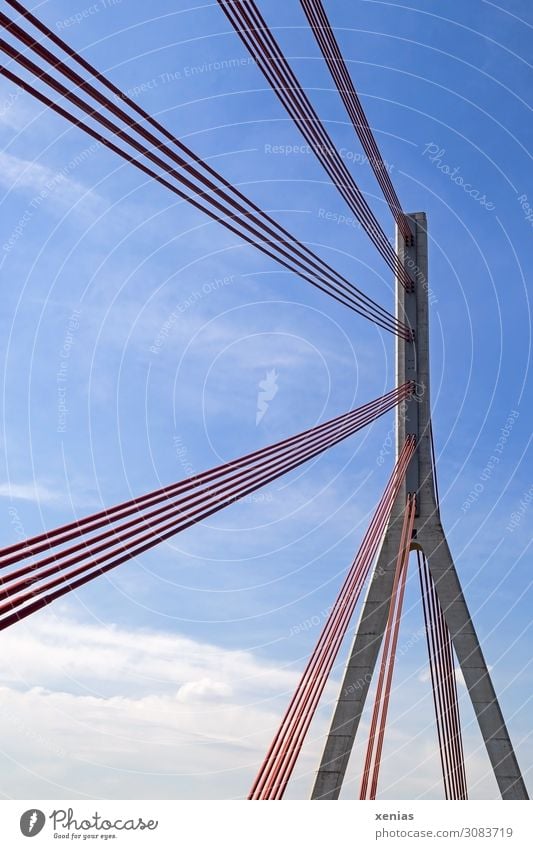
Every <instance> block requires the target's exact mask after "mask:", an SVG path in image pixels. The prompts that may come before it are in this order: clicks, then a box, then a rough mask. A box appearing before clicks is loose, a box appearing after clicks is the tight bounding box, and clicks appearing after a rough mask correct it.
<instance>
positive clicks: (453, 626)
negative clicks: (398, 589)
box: [311, 493, 528, 799]
mask: <svg viewBox="0 0 533 849" xmlns="http://www.w3.org/2000/svg"><path fill="white" fill-rule="evenodd" d="M400 500H403V502H405V494H404V493H400V495H399V496H398V502H397V507H398V508H401V507H402V505H401V504H400ZM401 524H402V515H401V512H399V510H398V509H395V513H394V516H393V518H392V519H391V523H390V525H389V527H388V529H387V531H386V534H385V538H384V540H383V545H382V548H381V551H380V554H379V557H378V560H377V564H376V568H375V570H374V573H373V575H372V579H371V582H370V585H369V588H368V592H367V596H366V599H365V602H364V606H363V611H362V613H361V618H360V621H359V624H358V626H357V630H356V634H355V639H354V642H353V645H352V648H351V651H350V656H349V659H348V663H347V665H346V669H345V672H344V677H343V681H342V685H341V689H340V693H339V698H338V700H337V703H336V706H335V711H334V715H333V719H332V722H331V727H330V731H329V734H328V737H327V740H326V745H325V748H324V753H323V755H322V760H321V763H320V767H319V770H318V773H317V776H316V780H315V784H314V787H313V792H312V797H311V798H312V799H338V797H339V793H340V790H341V787H342V783H343V780H344V776H345V773H346V768H347V766H348V761H349V758H350V754H351V752H352V748H353V744H354V741H355V736H356V733H357V729H358V727H359V721H360V719H361V714H362V712H363V708H364V705H365V701H366V697H367V694H368V689H369V686H370V681H371V680H372V675H373V673H374V669H375V666H376V662H377V658H378V655H379V650H380V647H381V643H382V640H383V634H384V631H385V626H386V622H387V615H388V611H389V604H390V598H391V592H392V584H393V578H394V567H395V563H396V557H397V554H398V548H399V544H400V532H401ZM419 525H421V527H419V529H418V530H417V535H416V542H415V543H414V545H415V546H416V547H419V548H421V549H422V550H423V552H424V553H425V555H426V557H427V559H428V563H429V568H430V570H431V574H432V577H433V580H434V582H435V588H436V591H437V595H438V597H439V601H440V604H441V607H442V611H443V613H444V617H445V619H446V624H447V626H448V629H449V631H450V635H451V638H452V642H453V647H454V649H455V653H456V655H457V659H458V661H459V665H460V667H461V671H462V673H463V677H464V680H465V683H466V686H467V688H468V692H469V694H470V698H471V700H472V705H473V708H474V712H475V714H476V717H477V720H478V723H479V728H480V731H481V734H482V737H483V740H484V742H485V746H486V748H487V753H488V756H489V758H490V762H491V764H492V768H493V770H494V775H495V777H496V781H497V782H498V787H499V789H500V793H501V796H502V799H527V798H528V794H527V790H526V787H525V784H524V781H523V779H522V775H521V773H520V768H519V766H518V762H517V759H516V756H515V754H514V750H513V746H512V743H511V740H510V738H509V734H508V732H507V728H506V725H505V721H504V719H503V715H502V712H501V709H500V706H499V704H498V700H497V698H496V693H495V691H494V687H493V685H492V681H491V678H490V674H489V671H488V669H487V665H486V663H485V659H484V657H483V653H482V651H481V647H480V645H479V641H478V639H477V636H476V632H475V629H474V625H473V623H472V619H471V617H470V614H469V612H468V607H467V604H466V601H465V598H464V595H463V591H462V589H461V585H460V582H459V578H458V576H457V572H456V570H455V566H454V563H453V560H452V556H451V553H450V549H449V546H448V543H447V541H446V537H445V535H444V531H443V529H442V525H441V523H440V520H439V518H438V514H437V513H435V514H434V516H433V517H431V518H429V519H426V520H425V521H423V522H420V523H419Z"/></svg>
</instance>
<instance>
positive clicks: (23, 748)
mask: <svg viewBox="0 0 533 849" xmlns="http://www.w3.org/2000/svg"><path fill="white" fill-rule="evenodd" d="M297 677H298V675H297V673H296V672H295V671H294V670H292V669H284V668H283V667H280V666H279V665H276V664H274V663H272V662H267V661H265V660H263V659H261V658H259V657H256V656H254V655H253V654H252V653H251V652H249V651H241V650H229V649H225V648H220V647H218V646H216V645H213V644H210V643H206V642H198V641H196V640H192V639H189V638H187V637H184V636H181V635H175V634H170V633H162V632H156V631H145V630H128V629H126V628H119V627H116V626H105V625H103V624H77V623H75V622H73V621H72V620H71V619H69V618H68V607H67V606H65V605H63V606H61V605H58V606H56V608H55V610H54V612H52V611H47V612H44V613H42V614H39V615H37V616H36V617H34V618H33V619H30V620H28V621H27V622H25V623H20V624H19V625H17V626H15V627H13V628H11V629H8V630H7V631H6V632H4V633H3V634H2V653H1V654H0V747H1V749H2V753H3V757H2V761H1V762H0V792H1V793H3V794H4V795H6V796H9V797H11V798H42V799H47V798H48V799H54V798H83V797H89V798H95V797H96V798H133V799H135V798H244V797H245V796H246V793H247V791H248V788H249V786H250V783H251V781H252V779H253V777H254V775H255V773H256V770H257V767H258V765H259V763H260V762H261V760H262V758H263V757H264V754H265V751H266V748H267V746H268V744H269V742H270V740H271V738H272V735H273V733H274V731H275V729H276V728H277V725H278V723H279V720H280V717H281V715H282V713H283V710H284V708H285V707H286V704H287V701H288V698H289V694H290V693H291V692H292V690H293V688H294V686H295V684H296V681H297ZM337 688H338V682H337V681H332V682H331V683H330V684H329V685H328V688H327V690H326V693H325V701H324V704H323V706H322V707H321V709H320V711H319V714H318V716H317V718H316V720H315V722H314V724H313V726H312V728H311V732H310V735H309V741H308V743H306V746H305V748H304V750H303V752H302V755H301V756H300V758H299V761H298V766H297V771H296V776H295V780H294V781H293V782H292V783H291V785H290V787H289V793H288V796H289V798H306V797H307V796H308V794H309V790H310V786H311V783H312V779H313V774H314V771H315V769H316V765H317V761H318V758H319V756H320V751H321V748H322V743H323V737H324V734H325V731H326V728H327V723H328V721H329V717H330V712H331V707H332V705H333V702H334V700H335V697H336V694H337ZM406 699H407V695H406V693H405V691H404V690H403V689H402V688H400V689H399V690H396V692H395V700H397V701H398V702H400V703H401V704H399V705H398V707H399V708H401V710H400V714H401V716H399V718H398V720H397V721H394V720H392V723H391V727H390V729H389V730H388V734H387V745H386V749H385V753H384V754H385V756H384V763H383V770H382V777H381V778H380V795H381V797H382V798H399V794H400V795H401V797H402V798H410V797H411V798H413V797H418V796H421V797H424V796H426V797H427V798H435V797H438V796H439V793H441V789H442V788H441V783H442V782H441V778H440V771H439V770H440V768H439V764H438V751H437V745H436V740H435V739H434V738H435V734H434V728H433V719H432V717H431V716H430V714H429V713H428V714H427V716H426V717H425V720H426V721H425V722H423V723H422V725H421V722H420V719H421V717H420V716H419V715H418V713H419V712H417V711H414V712H413V711H411V713H410V714H409V715H405V714H404V711H403V702H404V701H405V700H406ZM367 707H370V703H369V705H368V706H367ZM413 713H414V714H415V715H413ZM367 732H368V721H367V718H366V717H364V719H363V723H362V726H361V736H360V741H361V742H360V745H358V746H356V749H355V756H354V759H352V760H353V761H354V763H352V764H351V765H350V769H349V774H348V777H347V778H348V782H347V784H346V790H345V793H346V794H347V795H348V796H349V797H350V798H354V794H357V788H358V778H357V776H358V775H359V774H360V764H359V761H360V760H361V758H362V757H363V755H364V748H365V734H366V733H367ZM474 732H475V733H474ZM477 738H479V732H477V730H476V729H474V728H472V727H470V726H468V728H467V733H466V736H465V745H466V747H467V750H470V755H469V759H468V774H469V779H470V780H471V782H472V783H473V784H474V785H475V792H474V794H473V795H474V797H478V798H479V797H480V796H482V797H483V796H484V797H485V798H491V797H492V796H495V795H496V793H495V790H494V786H493V785H494V780H493V779H492V777H491V775H490V767H489V766H488V761H487V758H486V755H485V753H484V751H483V750H482V748H478V747H479V739H477ZM415 748H416V751H417V752H418V753H419V757H418V756H417V757H416V758H413V751H414V750H415ZM354 766H355V767H356V769H355V770H354V768H353V767H354Z"/></svg>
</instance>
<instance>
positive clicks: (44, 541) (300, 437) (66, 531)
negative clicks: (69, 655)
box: [0, 383, 412, 583]
mask: <svg viewBox="0 0 533 849" xmlns="http://www.w3.org/2000/svg"><path fill="white" fill-rule="evenodd" d="M410 391H412V390H411V386H410V384H408V383H407V384H403V385H402V386H401V387H398V388H397V389H393V390H391V391H390V392H388V393H386V394H385V395H383V396H381V398H378V399H374V400H373V401H370V402H368V403H366V404H364V405H363V406H361V407H357V408H355V409H354V410H351V411H350V412H348V413H344V414H343V415H341V416H337V417H336V418H334V419H330V420H329V421H327V422H325V423H323V424H321V425H317V426H315V427H314V428H308V429H307V430H305V431H303V432H302V433H300V434H296V435H295V436H291V437H289V438H287V439H283V440H281V441H280V442H277V443H274V444H273V445H270V446H267V447H266V448H261V449H259V450H257V451H252V452H251V453H249V454H246V455H244V456H243V457H241V458H239V459H236V460H232V461H230V462H228V463H223V464H222V465H219V466H215V467H214V468H213V469H210V470H208V471H205V472H201V473H200V474H197V475H193V476H192V477H189V478H186V479H185V480H183V481H179V482H178V483H174V484H170V485H167V486H164V487H161V488H160V489H157V490H154V491H153V492H150V493H148V494H147V495H143V496H138V497H136V498H132V499H130V500H129V501H124V502H121V503H120V504H118V505H116V506H114V507H109V508H106V509H105V510H101V511H99V512H98V513H93V514H92V515H89V516H87V517H85V518H83V519H77V520H76V521H74V522H70V523H68V524H66V525H63V526H61V527H59V528H56V529H55V530H53V531H46V532H45V533H41V534H37V535H36V536H33V537H30V538H29V539H27V540H22V541H19V542H16V543H13V544H11V545H8V546H5V547H4V548H1V549H0V567H6V566H9V565H11V564H12V563H16V562H18V561H20V560H23V559H25V558H27V557H29V556H30V555H34V554H39V553H40V552H42V551H45V550H46V549H49V548H50V547H51V546H52V545H60V544H62V543H64V542H68V541H69V540H71V539H74V538H75V537H77V536H81V535H82V534H83V533H86V532H88V531H93V530H97V529H98V528H101V527H104V526H106V525H108V524H109V523H110V522H115V521H117V520H118V519H119V518H120V519H121V518H125V517H126V516H129V515H131V514H132V513H136V512H138V511H139V508H141V507H143V508H144V507H148V506H151V505H154V504H158V503H160V502H162V501H167V500H168V498H169V496H173V495H177V494H178V493H180V492H183V491H184V490H190V489H194V488H198V487H200V486H204V485H205V484H206V483H207V482H209V481H212V480H213V479H216V478H217V477H222V476H224V475H227V474H230V473H231V472H233V471H235V470H237V469H240V468H243V467H245V466H247V465H250V464H251V463H255V462H257V461H259V460H260V459H261V458H264V457H269V456H271V455H275V454H276V453H278V452H279V451H285V450H287V448H289V447H290V446H293V445H295V444H298V443H299V442H301V441H304V440H305V439H306V438H307V437H308V436H310V435H314V434H316V435H318V434H322V433H324V432H326V431H328V430H329V429H330V428H331V427H334V426H337V425H339V426H340V425H341V424H345V423H346V422H351V421H352V420H353V419H354V418H358V416H359V415H361V416H362V415H366V414H367V412H370V411H372V410H374V409H376V405H379V403H380V402H383V403H384V404H386V403H388V402H390V401H395V402H396V400H397V399H403V398H404V397H405V396H407V395H409V393H410ZM2 580H5V579H1V578H0V583H1V581H2Z"/></svg>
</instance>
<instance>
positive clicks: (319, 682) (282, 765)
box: [249, 440, 414, 799]
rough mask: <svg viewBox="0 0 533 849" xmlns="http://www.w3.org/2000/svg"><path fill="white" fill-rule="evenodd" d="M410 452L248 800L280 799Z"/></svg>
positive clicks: (406, 452) (408, 446)
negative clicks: (287, 741) (287, 739)
mask: <svg viewBox="0 0 533 849" xmlns="http://www.w3.org/2000/svg"><path fill="white" fill-rule="evenodd" d="M413 451H414V440H408V441H407V443H406V445H405V446H404V450H403V452H402V454H401V455H400V458H399V460H398V462H397V464H396V466H395V469H394V471H393V474H392V475H391V478H390V480H389V483H388V485H387V487H386V489H385V492H384V494H383V496H382V499H381V501H380V504H379V505H378V508H377V510H376V513H375V515H374V518H373V520H372V522H371V525H370V527H369V529H368V531H367V533H366V535H365V537H364V539H363V542H362V543H361V547H360V550H359V553H358V555H357V557H356V559H355V560H354V562H353V564H352V567H351V569H350V572H349V574H348V576H347V578H346V580H345V582H344V584H343V587H342V588H341V591H340V593H339V596H338V598H337V601H336V603H335V605H334V607H333V608H332V610H331V612H330V614H329V617H328V620H327V622H326V624H325V626H324V629H323V631H322V633H321V635H320V638H319V640H318V643H317V645H316V647H315V649H314V651H313V653H312V655H311V658H310V660H309V662H308V665H307V667H306V669H305V671H304V673H303V675H302V678H301V680H300V683H299V684H298V687H297V689H296V691H295V694H294V696H293V698H292V700H291V703H290V704H289V707H288V709H287V712H286V714H285V716H284V718H283V720H282V723H281V725H280V727H279V729H278V732H277V734H276V736H275V738H274V740H273V742H272V744H271V746H270V749H269V751H268V753H267V756H266V758H265V760H264V762H263V765H262V767H261V769H260V770H259V773H258V776H257V778H256V780H255V782H254V784H253V786H252V790H251V792H250V795H249V798H251V799H272V798H281V796H282V795H283V792H284V789H285V786H286V784H287V781H288V779H289V777H290V773H291V771H292V768H293V766H294V763H295V761H296V758H297V756H298V753H299V751H300V748H301V745H302V744H303V740H304V737H305V734H306V732H307V729H308V727H309V724H310V722H311V719H312V716H313V715H314V711H315V709H316V704H317V703H318V700H319V698H320V695H321V692H322V691H323V687H324V686H325V683H326V681H327V677H328V675H329V672H330V670H331V667H332V665H333V662H334V659H335V657H336V654H337V652H338V649H339V647H340V643H341V642H342V639H343V636H344V633H345V631H346V628H347V626H348V623H349V621H350V618H351V615H352V613H353V608H354V607H355V604H356V602H357V598H358V595H359V593H360V590H361V588H362V586H363V584H364V581H365V579H366V575H367V573H368V569H369V568H370V566H371V563H372V560H373V556H374V555H375V553H376V550H377V546H378V545H379V541H380V539H381V537H382V533H383V530H384V527H385V524H386V522H387V519H388V516H389V515H390V510H391V509H392V504H393V502H394V497H395V494H396V492H397V489H398V487H399V486H400V484H401V482H402V480H403V477H404V474H405V469H406V468H407V464H408V462H409V458H410V456H412V453H413ZM287 737H288V738H289V745H287V743H286V738H287ZM287 758H288V759H289V760H287Z"/></svg>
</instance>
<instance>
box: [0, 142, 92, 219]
mask: <svg viewBox="0 0 533 849" xmlns="http://www.w3.org/2000/svg"><path fill="white" fill-rule="evenodd" d="M89 153H90V151H89V149H86V151H85V152H84V153H83V154H82V155H81V157H80V161H83V159H84V158H85V157H86V156H87V155H89ZM76 167H77V166H76V160H75V159H73V160H72V161H71V162H69V163H66V165H65V167H63V168H62V169H58V170H57V171H54V170H52V169H51V168H49V167H48V166H46V165H41V164H40V163H39V162H35V161H32V160H29V159H23V158H21V157H19V156H13V155H12V154H9V153H5V151H0V185H3V186H4V187H5V188H7V189H8V190H12V189H19V190H25V191H29V192H31V193H32V194H33V196H34V197H33V199H32V203H34V204H37V205H40V203H41V202H43V201H44V200H46V198H48V197H49V196H53V198H54V203H57V202H60V203H61V204H63V205H64V206H72V205H74V204H75V203H76V202H77V201H79V200H80V198H82V197H84V196H85V199H86V200H87V199H90V200H91V201H95V200H97V196H96V195H95V194H94V193H93V192H92V191H91V190H90V189H88V188H87V187H86V186H84V185H83V184H82V183H79V182H77V181H76V180H74V179H73V178H72V177H71V176H70V172H71V171H73V170H74V169H75V168H76Z"/></svg>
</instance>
